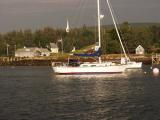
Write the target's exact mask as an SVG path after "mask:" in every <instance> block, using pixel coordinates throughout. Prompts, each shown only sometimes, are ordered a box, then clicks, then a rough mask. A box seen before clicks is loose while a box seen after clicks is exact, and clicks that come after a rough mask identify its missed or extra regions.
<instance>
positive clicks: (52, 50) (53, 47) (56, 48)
mask: <svg viewBox="0 0 160 120" xmlns="http://www.w3.org/2000/svg"><path fill="white" fill-rule="evenodd" d="M50 49H51V53H58V46H57V44H55V43H50Z"/></svg>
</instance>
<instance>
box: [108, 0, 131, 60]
mask: <svg viewBox="0 0 160 120" xmlns="http://www.w3.org/2000/svg"><path fill="white" fill-rule="evenodd" d="M106 2H107V5H108V8H109V11H110V14H111V17H112V20H113V23H114V27H115V29H116V32H117V35H118V38H119V41H120V44H121V47H122V49H123V52H124V55H125V58H126V59H127V60H129V61H130V59H129V58H128V56H127V54H126V51H125V49H124V46H123V43H122V40H121V36H120V33H119V30H118V28H117V24H116V21H115V18H114V16H113V12H112V10H111V6H110V2H109V0H106Z"/></svg>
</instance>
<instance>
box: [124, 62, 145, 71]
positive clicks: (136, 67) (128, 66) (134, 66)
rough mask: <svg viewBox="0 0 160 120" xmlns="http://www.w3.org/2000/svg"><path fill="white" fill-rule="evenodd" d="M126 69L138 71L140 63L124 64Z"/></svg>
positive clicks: (140, 66)
mask: <svg viewBox="0 0 160 120" xmlns="http://www.w3.org/2000/svg"><path fill="white" fill-rule="evenodd" d="M126 68H127V69H140V68H142V62H132V61H131V62H127V64H126Z"/></svg>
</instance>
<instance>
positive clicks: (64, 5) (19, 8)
mask: <svg viewBox="0 0 160 120" xmlns="http://www.w3.org/2000/svg"><path fill="white" fill-rule="evenodd" d="M101 1H103V3H102V6H103V7H102V9H101V10H102V12H103V13H104V14H105V19H104V20H103V24H111V23H112V20H111V17H110V15H109V13H108V8H107V6H106V4H105V2H104V1H105V0H101ZM111 3H112V6H113V8H114V10H115V13H116V16H117V18H118V21H119V22H123V21H129V22H159V21H160V17H159V15H158V14H159V11H160V7H159V5H160V0H111ZM95 12H96V0H1V1H0V32H6V31H10V30H13V29H26V28H31V29H37V28H41V27H44V26H51V27H65V26H66V19H67V18H68V19H69V20H70V24H71V26H79V25H83V24H86V25H95V24H96V19H95V18H96V14H95Z"/></svg>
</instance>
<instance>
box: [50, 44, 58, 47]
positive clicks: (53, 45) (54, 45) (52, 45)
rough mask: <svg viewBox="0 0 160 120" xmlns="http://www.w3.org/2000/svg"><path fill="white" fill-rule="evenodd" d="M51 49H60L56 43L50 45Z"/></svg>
mask: <svg viewBox="0 0 160 120" xmlns="http://www.w3.org/2000/svg"><path fill="white" fill-rule="evenodd" d="M50 47H51V48H58V46H57V45H56V44H55V43H50Z"/></svg>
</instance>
